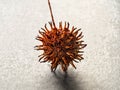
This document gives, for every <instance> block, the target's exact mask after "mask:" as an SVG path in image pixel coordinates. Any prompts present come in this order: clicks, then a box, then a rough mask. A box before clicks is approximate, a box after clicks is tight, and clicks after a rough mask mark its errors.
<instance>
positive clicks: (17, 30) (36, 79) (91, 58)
mask: <svg viewBox="0 0 120 90" xmlns="http://www.w3.org/2000/svg"><path fill="white" fill-rule="evenodd" d="M51 3H52V7H53V12H54V16H55V21H56V23H58V22H59V21H69V22H70V24H71V26H72V25H74V26H76V27H78V28H82V31H83V33H84V35H85V37H84V40H85V42H86V43H87V44H88V46H87V47H86V48H85V49H84V50H85V54H84V57H85V59H84V60H83V61H82V62H81V63H78V64H76V66H77V69H76V70H75V69H74V68H72V67H71V66H70V68H69V70H68V74H67V77H66V75H65V74H64V73H63V72H62V71H61V69H60V67H58V69H57V71H56V74H54V73H51V71H50V65H49V64H48V63H45V64H40V63H39V62H38V57H37V56H38V55H39V54H40V53H42V52H37V51H35V50H34V48H33V47H34V46H35V45H37V44H39V42H38V41H36V40H35V36H36V35H37V34H38V30H39V29H40V28H41V27H43V26H44V24H45V23H47V22H48V21H51V18H50V14H49V9H48V4H47V0H0V90H120V0H51Z"/></svg>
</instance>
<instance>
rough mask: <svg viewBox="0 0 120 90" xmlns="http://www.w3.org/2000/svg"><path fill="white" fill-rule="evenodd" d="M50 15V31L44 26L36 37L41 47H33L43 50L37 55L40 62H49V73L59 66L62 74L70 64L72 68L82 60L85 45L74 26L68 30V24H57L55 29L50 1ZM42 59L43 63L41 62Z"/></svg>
mask: <svg viewBox="0 0 120 90" xmlns="http://www.w3.org/2000/svg"><path fill="white" fill-rule="evenodd" d="M48 5H49V9H50V14H51V18H52V22H49V25H50V29H48V28H47V26H46V24H45V26H44V28H41V29H42V30H43V31H39V35H38V36H37V37H36V39H37V40H39V41H41V42H42V44H41V45H37V46H35V48H36V50H43V51H44V52H43V54H41V55H39V56H38V57H40V59H39V61H40V62H50V63H51V71H55V70H56V68H57V66H58V65H59V64H60V65H61V67H62V70H63V71H64V72H66V71H67V69H68V66H69V65H70V64H71V65H72V66H73V67H74V68H76V66H75V65H74V63H73V62H78V61H81V60H82V59H83V51H82V49H83V48H84V47H86V45H87V44H83V42H84V41H83V40H81V39H82V38H83V35H82V32H80V33H79V31H80V30H81V29H77V28H75V27H74V26H73V27H72V29H71V30H70V29H69V23H66V22H65V23H64V26H62V22H60V23H59V27H56V25H55V22H54V18H53V14H52V9H51V5H50V1H49V0H48ZM41 59H43V61H41Z"/></svg>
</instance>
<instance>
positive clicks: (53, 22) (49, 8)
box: [48, 0, 56, 28]
mask: <svg viewBox="0 0 120 90" xmlns="http://www.w3.org/2000/svg"><path fill="white" fill-rule="evenodd" d="M48 5H49V9H50V14H51V18H52V22H53V25H54V27H55V28H56V25H55V21H54V17H53V13H52V8H51V4H50V0H48Z"/></svg>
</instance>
